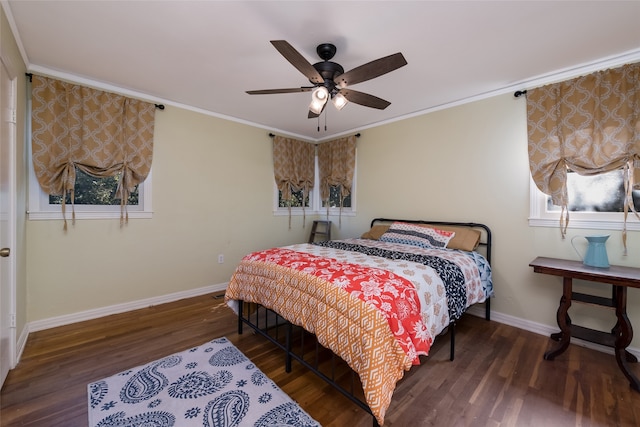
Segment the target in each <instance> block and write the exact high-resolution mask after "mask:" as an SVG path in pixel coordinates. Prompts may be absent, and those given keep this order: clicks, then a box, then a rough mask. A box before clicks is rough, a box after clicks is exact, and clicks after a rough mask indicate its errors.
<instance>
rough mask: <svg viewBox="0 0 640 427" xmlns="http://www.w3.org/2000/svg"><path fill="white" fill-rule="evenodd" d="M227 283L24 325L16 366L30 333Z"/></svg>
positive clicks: (207, 290) (221, 287) (212, 289)
mask: <svg viewBox="0 0 640 427" xmlns="http://www.w3.org/2000/svg"><path fill="white" fill-rule="evenodd" d="M227 285H228V282H225V283H218V284H217V285H210V286H205V287H203V288H197V289H189V290H187V291H182V292H175V293H173V294H167V295H161V296H158V297H152V298H146V299H142V300H137V301H131V302H126V303H123V304H116V305H110V306H107V307H101V308H96V309H93V310H86V311H81V312H78V313H73V314H67V315H64V316H56V317H50V318H48V319H42V320H36V321H33V322H29V323H27V324H26V326H25V327H24V329H23V330H22V333H21V334H20V338H19V339H18V342H17V346H16V364H17V363H18V362H19V361H20V357H21V356H22V352H23V351H24V347H25V345H26V344H27V338H28V337H29V334H30V333H31V332H36V331H42V330H45V329H50V328H55V327H58V326H64V325H70V324H72V323H76V322H83V321H85V320H92V319H97V318H100V317H104V316H109V315H112V314H118V313H124V312H127V311H132V310H138V309H140V308H146V307H151V306H154V305H159V304H164V303H168V302H173V301H178V300H181V299H185V298H191V297H196V296H198V295H205V294H208V293H213V292H221V291H224V290H225V289H227Z"/></svg>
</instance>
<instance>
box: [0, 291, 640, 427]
mask: <svg viewBox="0 0 640 427" xmlns="http://www.w3.org/2000/svg"><path fill="white" fill-rule="evenodd" d="M236 325H237V322H236V317H235V315H234V314H233V312H232V311H231V310H230V309H229V308H227V307H226V305H225V304H224V301H223V299H222V298H219V297H218V298H216V296H214V295H206V296H200V297H195V298H190V299H185V300H181V301H177V302H173V303H169V304H163V305H158V306H154V307H149V308H146V309H142V310H136V311H132V312H129V313H124V314H118V315H113V316H108V317H105V318H102V319H96V320H90V321H86V322H82V323H77V324H73V325H68V326H62V327H58V328H52V329H49V330H45V331H40V332H35V333H32V334H31V335H30V336H29V339H28V342H27V344H26V348H25V350H24V354H23V355H22V360H21V361H20V363H19V364H18V366H17V367H16V368H15V369H14V370H12V371H11V372H10V373H9V376H8V377H7V380H6V382H5V384H4V387H3V388H2V391H1V393H0V411H1V412H0V425H2V426H3V427H10V426H39V427H48V426H65V427H75V426H79V427H80V426H86V425H87V383H90V382H92V381H96V380H99V379H102V378H105V377H108V376H110V375H113V374H115V373H117V372H120V371H123V370H125V369H128V368H131V367H134V366H138V365H141V364H144V363H147V362H150V361H153V360H156V359H158V358H161V357H163V356H167V355H169V354H172V353H175V352H178V351H182V350H185V349H187V348H191V347H194V346H197V345H200V344H202V343H204V342H207V341H209V340H211V339H213V338H217V337H221V336H226V337H227V338H229V339H230V340H231V341H232V342H233V343H234V345H235V346H236V347H238V348H239V349H240V350H241V351H242V352H243V353H244V354H245V355H247V357H249V358H251V360H253V361H254V362H255V363H256V365H257V366H258V367H259V368H260V369H261V370H262V371H263V372H264V373H265V374H267V375H268V376H269V377H271V378H272V379H273V380H274V381H275V382H276V383H277V384H278V385H279V386H280V388H281V389H282V390H284V391H285V392H286V393H287V394H289V395H290V396H291V397H292V398H293V399H295V400H296V401H298V403H300V405H301V406H302V407H303V408H304V409H305V410H306V411H307V412H308V413H309V414H310V415H311V416H312V417H314V418H315V419H316V420H318V421H319V422H320V423H321V424H322V425H323V426H325V427H329V426H334V427H342V426H349V427H361V426H362V427H364V426H367V427H369V426H371V424H372V422H371V416H370V415H368V414H366V413H365V412H364V411H363V410H361V409H359V408H358V407H357V406H356V405H354V404H353V403H351V402H350V401H349V400H347V399H346V398H345V397H343V396H342V395H340V394H339V393H337V392H335V391H334V390H333V389H332V388H331V387H329V386H327V385H325V383H324V382H322V381H321V380H319V379H318V378H317V377H316V376H315V375H313V374H311V373H309V372H308V371H307V370H306V369H305V368H303V367H301V366H300V365H299V364H297V363H296V362H294V364H293V370H292V372H291V373H286V372H285V371H284V362H283V357H282V353H281V352H280V351H279V350H277V349H275V348H274V347H273V345H272V344H269V343H267V342H266V341H265V340H264V339H263V338H261V337H259V336H256V335H254V334H252V333H249V332H245V333H244V334H243V335H238V334H237V331H236ZM549 344H550V340H549V339H548V338H547V337H543V336H540V335H536V334H533V333H530V332H526V331H523V330H520V329H516V328H513V327H509V326H506V325H503V324H500V323H496V322H487V321H485V320H484V319H481V318H478V317H474V316H470V315H465V316H464V317H463V319H461V321H460V322H459V325H458V328H457V334H456V358H455V360H454V361H453V362H451V361H449V340H448V337H441V338H439V339H438V340H436V343H435V344H434V346H433V347H432V351H431V355H430V356H429V357H428V358H426V357H425V358H423V363H422V365H421V366H414V367H413V368H412V369H411V370H410V371H409V372H407V373H406V375H405V378H404V379H403V380H402V381H401V382H400V383H399V384H398V386H397V388H396V391H395V394H394V397H393V400H392V403H391V406H390V407H389V410H388V413H387V417H386V422H385V426H387V425H388V426H518V427H519V426H638V425H640V393H637V392H635V391H633V390H632V389H631V388H630V387H629V384H628V382H627V381H626V379H625V377H624V376H623V374H622V373H621V372H620V370H619V369H618V367H617V365H616V362H615V358H614V357H613V356H611V355H608V354H604V353H600V352H597V351H594V350H590V349H586V348H582V347H578V346H575V345H571V346H570V348H569V350H567V352H565V353H564V354H563V355H561V356H559V357H558V358H557V359H556V360H555V361H544V360H543V358H542V355H543V353H544V352H545V350H546V349H547V347H548V346H549ZM637 369H638V367H637V366H634V370H637ZM634 372H636V371H634ZM178 427H179V426H178Z"/></svg>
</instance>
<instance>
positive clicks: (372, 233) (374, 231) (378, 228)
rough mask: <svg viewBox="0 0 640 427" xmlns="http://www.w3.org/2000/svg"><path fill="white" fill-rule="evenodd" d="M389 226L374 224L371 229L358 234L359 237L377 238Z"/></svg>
mask: <svg viewBox="0 0 640 427" xmlns="http://www.w3.org/2000/svg"><path fill="white" fill-rule="evenodd" d="M389 227H391V226H390V225H374V226H373V227H371V230H369V231H366V232H364V233H363V234H362V236H360V238H361V239H371V240H379V239H380V237H382V235H383V234H384V233H386V231H387V230H388V229H389Z"/></svg>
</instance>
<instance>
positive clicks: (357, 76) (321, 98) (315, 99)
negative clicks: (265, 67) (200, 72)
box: [247, 40, 407, 119]
mask: <svg viewBox="0 0 640 427" xmlns="http://www.w3.org/2000/svg"><path fill="white" fill-rule="evenodd" d="M271 44H272V45H273V46H274V47H275V48H276V49H277V50H278V52H280V54H282V56H284V57H285V59H286V60H287V61H289V62H290V63H291V64H292V65H293V66H294V67H296V68H297V69H298V71H300V72H301V73H302V74H304V75H305V77H306V78H308V79H309V81H310V82H311V83H312V84H313V86H302V87H299V88H289V89H264V90H248V91H247V93H248V94H249V95H271V94H276V93H295V92H311V91H313V93H312V96H311V104H310V105H309V115H308V117H309V118H310V119H311V118H314V117H318V116H319V115H320V114H321V113H322V111H324V107H325V106H326V105H327V101H328V100H329V99H331V100H332V101H333V104H334V105H335V106H336V108H337V109H338V110H341V109H342V107H344V106H345V105H346V104H347V103H348V102H353V103H355V104H360V105H364V106H365V107H371V108H377V109H379V110H384V109H385V108H387V107H388V106H389V105H391V103H390V102H389V101H386V100H384V99H382V98H378V97H377V96H373V95H369V94H368V93H364V92H358V91H355V90H353V89H347V86H350V85H354V84H356V83H361V82H364V81H367V80H371V79H373V78H375V77H379V76H381V75H383V74H386V73H388V72H391V71H393V70H396V69H398V68H400V67H403V66H405V65H407V61H406V60H405V59H404V56H402V53H399V52H398V53H395V54H393V55H389V56H385V57H383V58H380V59H376V60H375V61H371V62H367V63H366V64H364V65H361V66H359V67H356V68H354V69H352V70H350V71H347V72H346V73H345V72H344V68H342V66H341V65H340V64H337V63H335V62H331V61H330V59H332V58H333V56H334V55H335V54H336V47H335V46H334V45H333V44H331V43H322V44H320V45H318V47H317V48H316V52H317V53H318V56H319V57H320V58H321V59H322V60H323V61H321V62H317V63H315V64H313V65H312V64H311V63H310V62H309V61H307V60H306V59H305V58H304V57H303V56H302V55H301V54H300V53H299V52H298V51H297V50H296V49H295V48H294V47H293V46H291V45H290V44H289V43H288V42H286V41H285V40H272V41H271Z"/></svg>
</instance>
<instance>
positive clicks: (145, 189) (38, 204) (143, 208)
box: [27, 153, 153, 220]
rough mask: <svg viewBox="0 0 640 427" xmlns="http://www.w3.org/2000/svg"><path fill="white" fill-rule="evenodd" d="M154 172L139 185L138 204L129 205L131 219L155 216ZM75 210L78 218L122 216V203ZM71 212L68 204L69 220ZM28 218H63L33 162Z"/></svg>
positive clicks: (67, 214)
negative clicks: (42, 185) (51, 201)
mask: <svg viewBox="0 0 640 427" xmlns="http://www.w3.org/2000/svg"><path fill="white" fill-rule="evenodd" d="M29 156H31V153H29ZM29 158H31V157H29ZM152 173H153V168H152V170H151V171H149V175H148V176H147V179H145V180H144V182H143V183H141V184H140V185H139V186H138V205H127V213H128V216H129V219H150V218H152V217H153V209H152V199H151V194H152V184H151V183H152V176H151V175H152ZM73 210H74V211H75V216H76V220H79V219H119V218H120V205H74V206H73ZM71 214H72V211H71V206H69V205H67V209H66V213H65V216H66V219H67V220H71ZM27 219H29V220H52V219H53V220H59V219H63V217H62V208H61V205H59V204H51V203H49V195H48V194H47V193H45V192H44V191H42V188H40V184H39V183H38V179H37V178H36V175H35V172H34V170H33V162H29V208H28V211H27Z"/></svg>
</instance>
